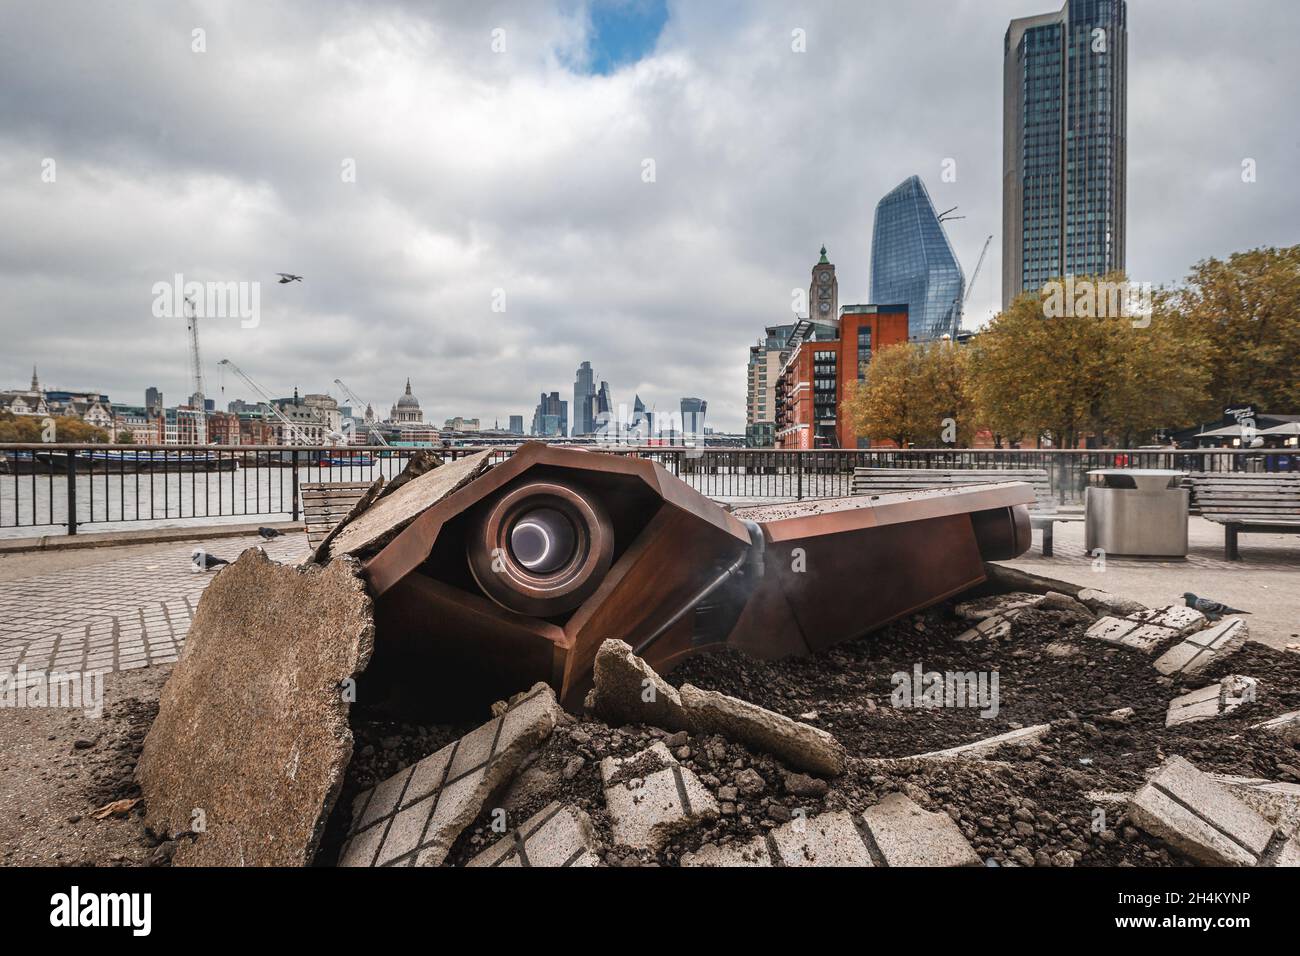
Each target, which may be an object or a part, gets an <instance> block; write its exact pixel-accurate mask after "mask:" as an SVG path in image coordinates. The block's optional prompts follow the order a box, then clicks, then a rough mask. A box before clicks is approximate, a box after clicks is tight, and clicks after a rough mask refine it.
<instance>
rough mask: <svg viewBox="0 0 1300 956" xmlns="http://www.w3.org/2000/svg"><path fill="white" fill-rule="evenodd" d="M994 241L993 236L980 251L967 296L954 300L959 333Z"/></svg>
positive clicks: (967, 289) (967, 287) (959, 296)
mask: <svg viewBox="0 0 1300 956" xmlns="http://www.w3.org/2000/svg"><path fill="white" fill-rule="evenodd" d="M992 241H993V237H992V236H989V237H988V238H987V239H985V240H984V248H983V249H981V250H980V257H979V259H978V260H977V261H976V263H975V271H974V272H972V273H971V274H970V282H967V283H966V294H965V295H961V294H958V296H957V298H955V299H953V302H952V307H953V311H955V312H956V313H957V331H959V332H960V331H961V322H962V319H963V318H965V317H966V303H967V302H969V301H970V294H971V293H972V292H973V291H975V280H976V279H978V278H979V277H980V269H981V268H983V267H984V257H985V256H987V255H988V252H989V243H990V242H992Z"/></svg>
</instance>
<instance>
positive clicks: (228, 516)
mask: <svg viewBox="0 0 1300 956" xmlns="http://www.w3.org/2000/svg"><path fill="white" fill-rule="evenodd" d="M420 450H421V449H418V448H409V447H400V448H399V447H388V446H351V447H345V448H308V447H302V446H296V447H295V446H280V445H255V446H253V445H243V446H239V445H233V446H232V445H87V444H0V533H3V532H5V531H6V530H7V529H25V528H31V529H32V530H33V531H38V530H44V532H45V533H57V532H58V530H59V529H62V530H64V531H66V533H68V534H76V533H77V531H78V529H83V530H85V529H88V528H98V527H100V526H110V527H111V526H119V525H120V524H122V523H132V522H136V523H138V522H151V523H153V524H154V525H155V526H173V523H174V522H178V521H179V522H186V523H203V522H208V523H214V522H215V523H220V522H233V521H238V520H239V519H241V518H248V517H257V518H260V519H264V520H269V519H280V520H289V521H297V520H299V517H300V515H301V497H300V494H299V488H300V485H301V484H302V483H303V482H316V481H371V480H373V479H374V478H376V477H378V476H380V475H383V476H384V477H392V476H394V475H396V474H397V473H398V472H400V471H401V470H402V469H403V468H404V467H406V463H407V462H408V461H409V460H410V458H411V456H412V455H414V454H415V453H416V452H418V451H420ZM478 450H479V449H477V448H441V449H436V451H437V452H438V453H439V454H441V455H442V456H443V457H444V458H445V459H448V460H454V459H456V458H459V457H462V456H464V455H468V454H472V453H473V452H475V451H478ZM595 451H597V452H598V453H606V454H619V455H633V456H636V457H639V458H646V459H649V460H652V461H656V462H658V463H659V464H661V465H662V466H663V467H664V468H665V469H667V470H668V471H669V472H670V473H672V474H673V475H676V476H677V477H678V478H681V479H682V480H683V481H686V482H687V483H689V484H691V485H692V486H693V487H694V488H696V490H698V491H700V492H701V493H702V494H705V495H707V496H709V497H711V498H716V499H719V500H722V501H771V500H802V499H805V498H837V497H842V496H845V495H849V494H852V491H853V471H854V469H855V468H864V467H865V468H871V467H875V468H917V469H927V468H930V469H951V468H984V469H1044V470H1046V472H1047V474H1048V476H1049V478H1050V481H1051V487H1052V494H1053V496H1054V497H1055V498H1056V499H1057V500H1058V502H1059V503H1061V504H1066V505H1069V504H1081V503H1082V500H1083V489H1084V488H1085V487H1086V486H1087V483H1088V479H1087V472H1088V471H1090V470H1092V469H1095V468H1116V467H1121V468H1175V469H1179V470H1183V471H1188V472H1204V471H1270V472H1274V471H1300V454H1291V453H1288V452H1287V451H1286V450H1277V451H1273V450H1261V449H1251V450H1247V451H1239V450H1228V449H1210V450H1197V451H1186V450H1179V451H1169V450H1158V451H1155V450H1149V449H1138V450H1123V449H1107V450H1073V449H1070V450H1055V449H1053V450H1047V449H994V448H975V449H902V450H900V449H893V448H882V449H818V450H815V451H794V450H789V451H787V450H773V449H731V448H721V449H695V448H683V447H681V446H675V447H670V446H652V447H636V448H631V447H627V448H624V447H610V448H597V449H595ZM513 453H514V449H513V448H510V447H503V448H497V449H494V454H493V458H494V459H497V460H504V459H506V458H508V457H509V456H510V455H511V454H513Z"/></svg>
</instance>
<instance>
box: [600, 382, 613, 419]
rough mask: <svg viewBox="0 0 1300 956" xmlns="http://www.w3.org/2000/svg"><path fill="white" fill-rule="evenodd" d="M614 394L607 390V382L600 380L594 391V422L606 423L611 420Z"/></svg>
mask: <svg viewBox="0 0 1300 956" xmlns="http://www.w3.org/2000/svg"><path fill="white" fill-rule="evenodd" d="M613 415H614V395H613V393H612V392H610V390H609V382H601V383H600V388H599V389H598V390H597V391H596V423H597V424H598V425H599V424H600V423H602V422H603V423H605V424H608V423H609V422H610V421H612V420H613Z"/></svg>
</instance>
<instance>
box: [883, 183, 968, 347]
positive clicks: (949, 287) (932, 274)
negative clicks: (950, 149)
mask: <svg viewBox="0 0 1300 956" xmlns="http://www.w3.org/2000/svg"><path fill="white" fill-rule="evenodd" d="M965 284H966V279H965V277H964V276H963V275H962V271H961V266H960V265H958V264H957V256H956V254H954V253H953V251H952V244H951V243H949V242H948V236H947V234H946V233H945V232H944V231H943V224H942V223H940V222H939V217H938V216H936V215H935V212H934V203H932V202H930V194H929V192H927V191H926V188H925V184H924V183H922V182H921V178H920V177H919V176H913V177H911V178H910V179H908V180H906V181H904V182H903V183H900V184H899V185H898V186H896V187H895V188H894V189H893V190H892V191H890V192H889V193H887V194H886V195H885V198H884V199H882V200H880V202H879V203H878V204H877V205H876V222H875V226H874V228H873V229H872V235H871V301H872V302H874V303H876V304H877V305H906V306H907V316H908V318H907V325H908V337H909V338H911V339H914V340H916V341H921V342H927V341H930V340H931V339H937V338H941V337H942V336H944V335H952V336H956V334H957V329H958V326H959V325H960V324H961V300H962V293H963V291H964V289H965Z"/></svg>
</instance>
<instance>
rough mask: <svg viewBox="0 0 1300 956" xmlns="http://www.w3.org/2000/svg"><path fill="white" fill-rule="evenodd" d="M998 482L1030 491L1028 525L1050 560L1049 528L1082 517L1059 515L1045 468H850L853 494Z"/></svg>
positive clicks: (1050, 531) (1044, 554) (872, 493)
mask: <svg viewBox="0 0 1300 956" xmlns="http://www.w3.org/2000/svg"><path fill="white" fill-rule="evenodd" d="M999 481H1023V482H1025V483H1026V484H1028V485H1030V486H1032V487H1033V489H1034V498H1035V499H1036V502H1035V504H1034V505H1033V506H1032V507H1031V508H1030V509H1029V524H1030V526H1031V527H1033V528H1037V529H1038V530H1040V531H1042V533H1043V539H1042V553H1043V557H1045V558H1050V557H1052V538H1053V536H1052V526H1053V525H1054V524H1055V523H1056V522H1058V521H1082V520H1083V515H1076V514H1061V513H1060V512H1058V511H1057V504H1056V500H1055V499H1054V498H1053V496H1052V481H1051V478H1049V477H1048V474H1047V470H1046V469H1045V468H854V469H853V493H854V494H855V495H879V494H891V493H897V492H903V491H924V490H926V489H929V488H955V487H960V486H964V485H986V484H991V483H994V482H999Z"/></svg>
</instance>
